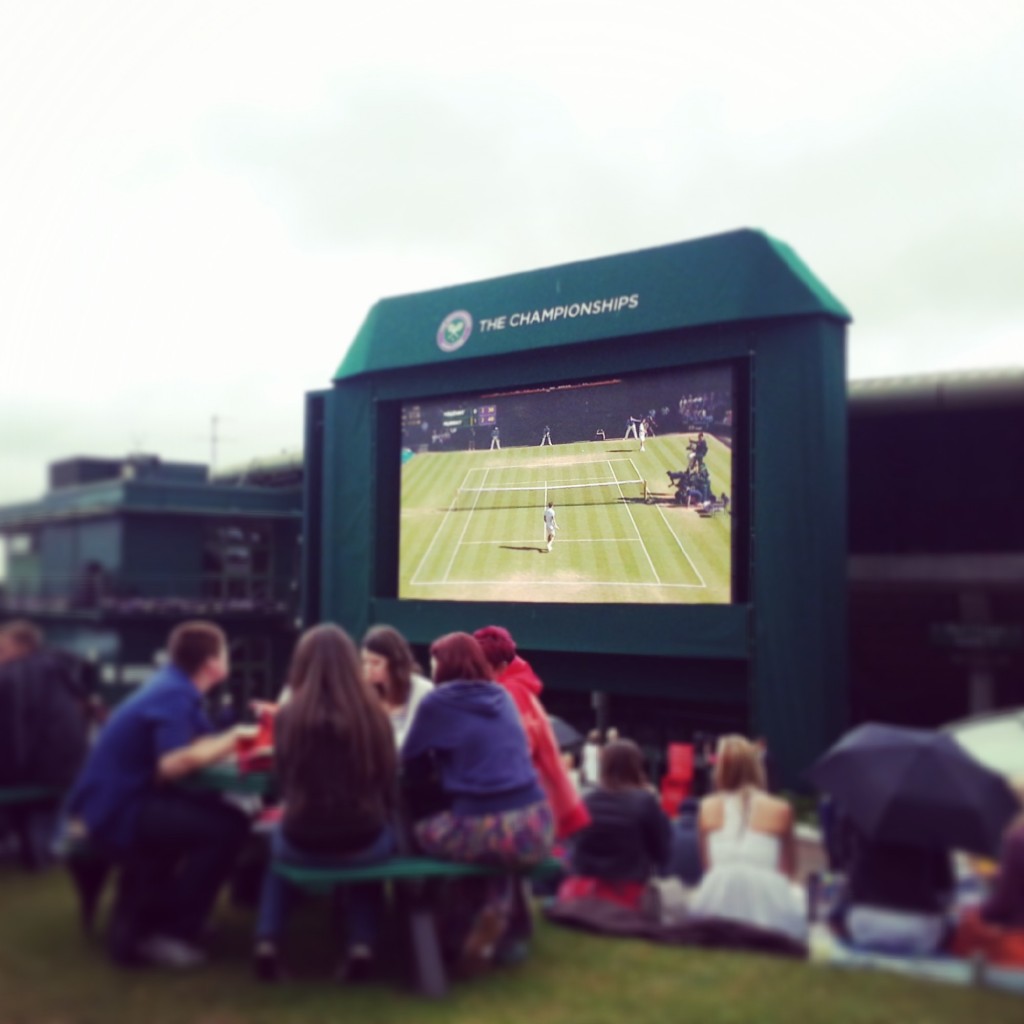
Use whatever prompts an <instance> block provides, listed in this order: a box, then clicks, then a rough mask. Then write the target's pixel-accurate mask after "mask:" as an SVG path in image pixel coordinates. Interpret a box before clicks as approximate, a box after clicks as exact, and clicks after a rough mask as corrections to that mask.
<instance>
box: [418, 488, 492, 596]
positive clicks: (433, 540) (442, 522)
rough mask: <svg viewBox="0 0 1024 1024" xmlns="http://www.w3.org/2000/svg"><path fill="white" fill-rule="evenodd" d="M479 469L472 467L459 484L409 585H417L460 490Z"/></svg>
mask: <svg viewBox="0 0 1024 1024" xmlns="http://www.w3.org/2000/svg"><path fill="white" fill-rule="evenodd" d="M479 472H480V470H479V469H470V470H467V471H466V475H465V476H464V477H463V478H462V484H460V485H459V487H458V489H457V490H456V491H455V495H454V497H453V498H452V503H451V504H450V505H449V506H448V511H447V512H445V514H444V518H443V519H442V520H441V522H440V523H438V526H437V530H436V531H435V532H434V536H433V537H432V538H431V539H430V543H429V544H428V545H427V550H426V551H425V552H424V553H423V557H422V558H421V559H420V564H419V565H417V566H416V571H415V572H414V573H413V574H412V579H411V580H409V586H410V587H411V586H415V584H416V580H417V577H418V576H419V574H420V570H421V569H422V568H423V564H424V562H426V560H427V559H428V558H429V557H430V552H431V551H433V550H434V545H435V544H436V543H437V538H438V537H440V536H441V531H442V530H443V529H444V524H445V523H447V522H448V517H449V516H450V515H451V514H452V512H454V511H455V505H456V503H457V502H458V500H459V491H461V490H462V488H463V486H464V485H465V483H466V481H467V480H468V479H469V477H470V475H471V474H472V473H479Z"/></svg>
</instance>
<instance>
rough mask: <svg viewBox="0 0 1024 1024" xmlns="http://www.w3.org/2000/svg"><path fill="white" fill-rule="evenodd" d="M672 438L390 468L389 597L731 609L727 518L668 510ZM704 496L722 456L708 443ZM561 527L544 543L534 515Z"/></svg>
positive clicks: (442, 455)
mask: <svg viewBox="0 0 1024 1024" xmlns="http://www.w3.org/2000/svg"><path fill="white" fill-rule="evenodd" d="M693 436H695V435H689V434H670V435H667V436H665V437H654V438H648V439H647V441H646V443H645V445H644V447H645V451H643V452H641V451H640V443H639V441H637V440H635V439H633V438H629V439H628V440H605V441H594V442H581V443H575V444H564V445H553V446H552V445H545V446H544V447H540V446H538V447H535V448H512V449H505V450H501V451H479V450H478V451H458V452H424V453H420V454H417V455H413V456H412V457H411V458H409V459H408V460H407V461H406V462H405V463H404V465H403V467H402V513H401V515H402V522H401V556H400V567H399V596H400V597H403V598H421V599H434V600H462V601H474V600H476V601H491V600H497V601H545V602H594V603H597V602H606V603H613V604H622V603H631V604H636V603H650V604H675V603H683V604H715V603H724V602H728V601H729V600H730V551H731V523H732V517H731V515H730V513H729V512H727V511H726V512H717V513H716V514H714V515H705V514H702V513H701V512H700V511H699V510H698V509H697V508H696V507H694V508H685V507H683V506H682V505H680V504H678V503H677V502H676V501H675V500H674V494H675V488H674V486H673V485H671V484H670V482H669V479H668V476H667V475H666V471H668V470H672V471H678V470H681V469H683V468H685V466H686V465H687V459H688V452H687V448H686V445H687V441H688V440H690V439H691V437H693ZM704 462H705V465H706V466H707V468H708V470H709V472H710V475H711V483H712V488H713V490H714V492H715V494H721V493H722V492H725V493H727V494H729V495H730V496H731V495H732V452H731V449H730V448H729V447H728V445H726V444H724V443H723V442H721V441H719V440H718V439H716V438H714V437H708V454H707V456H706V457H705V460H704ZM548 500H551V501H553V502H554V507H555V511H556V514H557V520H558V526H559V530H558V533H557V535H556V538H555V542H554V546H553V549H552V551H551V552H550V553H548V552H547V550H546V547H545V543H544V520H543V511H544V507H545V504H546V502H547V501H548Z"/></svg>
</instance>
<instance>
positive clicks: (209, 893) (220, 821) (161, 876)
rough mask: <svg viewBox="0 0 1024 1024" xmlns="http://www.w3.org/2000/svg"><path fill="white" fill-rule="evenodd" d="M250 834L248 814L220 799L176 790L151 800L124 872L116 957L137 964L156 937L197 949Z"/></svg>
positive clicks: (115, 928) (117, 910)
mask: <svg viewBox="0 0 1024 1024" xmlns="http://www.w3.org/2000/svg"><path fill="white" fill-rule="evenodd" d="M248 834H249V820H248V818H247V817H246V816H245V814H243V813H242V812H241V811H240V810H239V809H238V808H237V807H233V806H231V805H230V804H227V803H225V802H224V801H223V800H222V799H221V798H220V797H218V796H217V795H216V794H211V793H192V792H189V791H185V790H170V789H169V790H167V791H165V792H161V793H157V794H154V795H153V796H151V797H149V798H148V799H147V800H146V802H145V803H144V804H143V806H142V808H141V809H140V812H139V817H138V823H137V828H136V834H135V843H134V844H133V846H132V849H131V851H130V852H129V854H128V856H127V857H126V858H125V859H124V861H123V866H122V870H121V879H120V885H119V888H118V898H117V906H116V908H115V912H114V922H113V926H112V934H111V943H112V948H111V952H112V953H113V955H114V957H115V958H116V959H118V960H126V959H128V960H130V959H131V955H132V953H131V950H132V948H133V947H134V946H135V945H136V944H137V943H138V941H139V940H140V939H142V938H144V937H145V936H146V935H148V934H156V933H159V934H163V935H171V936H174V937H175V938H178V939H182V940H184V941H186V942H196V941H197V940H198V939H199V937H200V934H201V933H202V930H203V925H204V924H205V923H206V919H207V917H208V916H209V914H210V910H211V909H212V907H213V903H214V900H215V899H216V898H217V893H218V891H219V890H220V887H221V885H222V884H223V883H224V882H225V881H226V880H227V877H228V875H229V874H230V873H231V869H232V867H233V866H234V863H235V859H236V858H237V856H238V854H239V852H240V850H241V848H242V845H243V844H244V842H245V840H246V837H247V836H248Z"/></svg>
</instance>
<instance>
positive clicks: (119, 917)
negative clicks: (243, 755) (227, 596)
mask: <svg viewBox="0 0 1024 1024" xmlns="http://www.w3.org/2000/svg"><path fill="white" fill-rule="evenodd" d="M168 654H169V658H170V663H169V664H168V665H167V667H166V668H164V669H162V670H160V671H159V672H157V673H156V675H155V676H154V677H153V678H152V679H151V680H150V681H149V682H148V683H147V684H146V685H145V686H144V687H142V689H140V690H139V691H138V692H136V693H135V694H133V695H132V696H131V697H130V698H129V699H128V700H126V701H125V702H124V703H123V704H121V705H120V706H119V707H118V708H117V710H116V711H115V712H114V714H113V715H112V716H111V718H110V720H109V721H108V723H107V724H106V726H105V727H104V729H103V731H102V733H101V734H100V737H99V739H98V741H97V743H96V745H95V747H94V748H93V749H92V751H91V753H90V755H89V758H88V760H87V761H86V764H85V767H84V768H83V769H82V771H81V773H80V775H79V777H78V780H77V782H76V783H75V786H74V788H73V790H72V792H71V795H70V798H69V800H68V811H69V814H70V816H71V818H72V820H73V822H75V824H76V825H77V827H78V828H79V830H81V831H82V832H84V834H85V836H86V837H87V838H88V840H89V843H90V845H91V846H93V847H94V848H95V849H96V850H98V851H99V852H100V853H102V854H105V855H107V856H108V857H110V858H111V859H116V860H119V861H121V862H122V864H123V870H122V873H121V884H120V888H119V893H118V901H117V906H116V908H115V911H114V917H113V921H112V925H111V937H110V948H111V953H112V955H113V956H114V957H115V959H117V960H119V961H122V962H138V961H140V960H141V961H143V962H149V963H155V964H158V965H163V966H173V967H190V966H196V965H198V964H199V963H201V962H202V961H203V959H204V957H203V954H202V951H201V950H200V949H199V948H198V945H197V942H198V939H199V936H200V933H201V931H202V928H203V925H204V924H205V922H206V918H207V916H208V915H209V912H210V910H211V908H212V906H213V902H214V900H215V899H216V896H217V892H218V890H219V889H220V886H221V884H222V883H223V882H224V880H225V879H226V878H227V876H228V874H229V872H230V871H231V868H232V866H233V864H234V861H235V858H236V856H237V854H238V851H239V849H240V847H241V845H242V843H243V842H244V841H245V838H246V836H247V834H248V820H247V819H246V817H245V815H243V814H242V813H241V812H240V811H239V810H238V809H237V808H235V807H232V806H231V805H229V804H227V803H225V802H224V801H223V800H222V799H221V798H220V797H219V796H217V795H216V794H210V793H201V792H194V791H190V790H188V789H185V788H183V787H181V786H178V785H176V783H178V782H179V781H181V780H183V779H185V778H186V777H187V776H188V775H190V774H191V773H193V772H196V771H198V770H199V769H201V768H205V767H206V766H207V765H210V764H212V763H213V762H215V761H218V760H221V759H222V758H223V757H225V756H227V755H228V754H230V753H231V752H232V751H233V750H234V749H235V743H236V740H237V737H238V730H237V729H234V730H230V731H228V732H226V733H221V734H218V735H214V734H212V730H211V727H210V723H209V721H208V719H207V717H206V713H205V712H204V710H203V706H202V698H203V696H204V695H205V694H206V693H208V692H209V691H210V690H212V689H213V687H215V686H216V685H217V684H218V683H220V682H221V681H222V680H224V679H225V678H226V677H227V675H228V647H227V640H226V638H225V636H224V633H223V632H222V631H221V630H220V629H219V628H218V627H217V626H215V625H213V624H212V623H208V622H199V621H196V622H186V623H183V624H182V625H180V626H178V627H177V628H176V629H175V630H173V631H172V633H171V635H170V638H169V640H168Z"/></svg>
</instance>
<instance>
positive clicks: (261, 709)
mask: <svg viewBox="0 0 1024 1024" xmlns="http://www.w3.org/2000/svg"><path fill="white" fill-rule="evenodd" d="M249 707H250V708H252V710H253V713H254V714H255V715H256V717H257V718H262V717H263V716H264V715H276V714H277V709H278V705H277V704H276V703H275V702H274V701H272V700H251V701H249Z"/></svg>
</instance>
